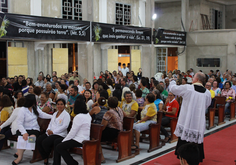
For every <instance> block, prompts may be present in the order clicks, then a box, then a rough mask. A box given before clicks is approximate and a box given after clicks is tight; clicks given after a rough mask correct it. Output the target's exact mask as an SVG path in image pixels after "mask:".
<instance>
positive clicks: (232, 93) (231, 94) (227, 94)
mask: <svg viewBox="0 0 236 165" xmlns="http://www.w3.org/2000/svg"><path fill="white" fill-rule="evenodd" d="M221 96H225V97H226V99H227V98H228V97H232V98H233V99H232V100H227V102H233V101H234V99H235V91H234V90H233V88H230V89H229V91H227V90H226V89H222V91H221Z"/></svg>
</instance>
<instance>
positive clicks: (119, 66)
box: [118, 62, 121, 72]
mask: <svg viewBox="0 0 236 165" xmlns="http://www.w3.org/2000/svg"><path fill="white" fill-rule="evenodd" d="M119 71H121V62H119V63H118V72H119Z"/></svg>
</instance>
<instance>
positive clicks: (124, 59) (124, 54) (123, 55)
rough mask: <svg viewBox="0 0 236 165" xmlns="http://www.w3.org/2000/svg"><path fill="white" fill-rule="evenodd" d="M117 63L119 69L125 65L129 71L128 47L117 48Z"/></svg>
mask: <svg viewBox="0 0 236 165" xmlns="http://www.w3.org/2000/svg"><path fill="white" fill-rule="evenodd" d="M118 63H121V68H123V64H126V67H128V68H129V70H130V46H118Z"/></svg>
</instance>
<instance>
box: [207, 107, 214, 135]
mask: <svg viewBox="0 0 236 165" xmlns="http://www.w3.org/2000/svg"><path fill="white" fill-rule="evenodd" d="M214 122H215V108H209V110H208V127H207V129H208V130H209V129H212V128H214V127H215V124H214Z"/></svg>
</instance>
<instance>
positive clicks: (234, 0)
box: [155, 0, 236, 5]
mask: <svg viewBox="0 0 236 165" xmlns="http://www.w3.org/2000/svg"><path fill="white" fill-rule="evenodd" d="M177 1H181V0H155V2H156V3H165V2H177ZM207 1H209V2H215V3H219V4H222V5H236V0H207Z"/></svg>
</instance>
